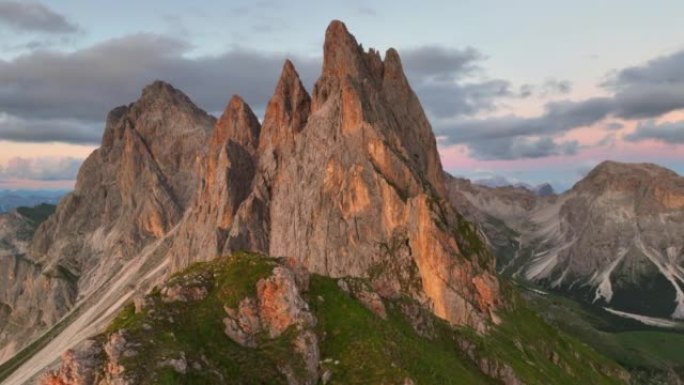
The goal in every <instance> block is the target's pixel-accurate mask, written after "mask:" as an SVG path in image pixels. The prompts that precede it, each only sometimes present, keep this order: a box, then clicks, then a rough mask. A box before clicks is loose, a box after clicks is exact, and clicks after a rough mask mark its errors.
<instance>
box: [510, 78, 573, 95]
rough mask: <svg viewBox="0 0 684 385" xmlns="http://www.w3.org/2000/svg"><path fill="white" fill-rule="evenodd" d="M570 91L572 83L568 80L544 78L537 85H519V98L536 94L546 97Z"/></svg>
mask: <svg viewBox="0 0 684 385" xmlns="http://www.w3.org/2000/svg"><path fill="white" fill-rule="evenodd" d="M570 91H572V83H571V82H570V81H568V80H558V79H553V78H550V79H546V80H545V81H544V82H543V83H541V84H539V85H533V84H523V85H522V86H520V91H519V95H520V97H521V98H529V97H531V96H537V97H540V98H548V97H552V96H557V95H567V94H569V93H570Z"/></svg>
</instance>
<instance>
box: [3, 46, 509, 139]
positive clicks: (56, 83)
mask: <svg viewBox="0 0 684 385" xmlns="http://www.w3.org/2000/svg"><path fill="white" fill-rule="evenodd" d="M191 50H192V47H191V45H189V44H188V43H187V42H186V41H184V40H182V39H178V38H172V37H168V36H161V35H155V34H137V35H131V36H126V37H122V38H118V39H112V40H108V41H105V42H102V43H99V44H97V45H94V46H92V47H89V48H85V49H81V50H77V51H74V52H69V53H65V52H60V51H54V50H47V49H38V50H36V51H33V52H31V53H28V54H25V55H22V56H19V57H17V58H16V59H13V60H11V61H1V60H0V113H4V114H5V118H4V119H0V138H4V139H10V140H27V141H69V142H77V143H97V142H99V136H100V132H101V129H102V122H103V121H104V117H105V115H106V113H107V111H109V110H110V109H111V108H113V107H114V106H117V105H121V104H124V103H129V102H131V101H133V100H135V99H136V98H137V97H138V95H139V92H140V89H141V88H142V87H143V86H144V85H145V84H147V83H150V82H152V81H153V80H155V79H162V80H165V81H168V82H170V83H172V84H174V85H175V86H176V87H178V88H180V89H181V90H183V91H184V92H186V93H187V94H188V95H189V96H190V97H191V99H193V100H194V101H195V102H196V103H197V104H198V105H199V106H200V107H202V108H204V109H206V110H207V111H209V112H212V113H219V112H220V111H222V110H223V108H224V107H225V103H226V101H227V100H228V99H229V98H230V96H231V95H232V94H239V95H241V96H242V97H243V98H244V99H245V100H247V102H249V103H250V104H251V105H252V106H253V108H254V109H255V110H257V111H260V110H261V109H263V108H264V107H265V104H266V102H267V101H268V99H269V97H270V96H271V95H272V93H273V89H274V87H275V83H276V81H277V77H278V76H279V73H280V70H281V67H282V63H283V61H284V59H285V58H286V57H287V56H288V55H286V54H278V53H263V52H257V51H253V50H248V49H241V48H237V49H233V50H230V51H228V52H225V53H222V54H220V55H216V56H200V57H190V56H188V53H189V52H190V51H191ZM482 57H483V56H482V55H481V54H479V53H478V52H477V51H475V50H473V49H470V48H468V49H464V50H455V49H442V48H439V47H420V48H416V49H410V50H406V51H404V52H402V58H403V59H402V60H403V62H404V65H405V67H406V69H407V73H408V76H409V78H410V80H411V82H412V84H413V86H414V88H415V89H416V92H417V93H418V95H419V96H420V97H421V99H422V100H423V102H424V105H425V107H426V110H428V112H429V113H430V114H431V115H433V116H461V115H466V116H467V115H472V114H475V113H478V112H480V111H483V110H489V109H493V108H495V103H496V101H497V100H499V99H501V98H503V97H508V96H510V95H511V94H512V93H511V92H510V85H509V83H508V82H506V81H504V80H497V79H494V80H487V79H484V80H481V81H469V82H465V81H462V80H461V79H463V78H465V77H468V76H471V75H472V74H473V73H475V72H477V71H478V70H479V69H478V68H479V65H478V64H477V62H478V61H479V60H481V59H482ZM290 58H291V59H292V60H293V61H294V63H295V65H296V66H297V69H298V71H299V73H300V75H301V76H302V79H303V81H304V83H305V84H306V85H307V86H308V87H311V85H313V83H314V81H315V78H316V77H317V76H318V74H319V72H320V58H310V57H291V55H290Z"/></svg>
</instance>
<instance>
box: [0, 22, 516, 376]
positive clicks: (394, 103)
mask: <svg viewBox="0 0 684 385" xmlns="http://www.w3.org/2000/svg"><path fill="white" fill-rule="evenodd" d="M212 126H213V131H212ZM238 250H251V251H255V252H260V253H263V254H266V255H274V256H287V257H289V258H292V259H294V260H297V261H299V262H300V263H301V264H302V265H303V266H304V267H305V268H307V270H310V271H312V272H313V273H317V274H321V275H324V276H331V277H347V276H349V277H359V278H364V279H368V280H369V284H370V285H371V287H372V288H373V290H374V291H375V292H377V293H378V295H380V296H382V297H384V298H400V297H402V296H409V297H410V298H412V299H413V300H415V301H418V302H419V303H421V304H422V306H424V307H425V308H426V309H429V311H431V312H432V313H434V314H435V315H436V316H438V317H439V318H441V319H444V320H446V321H448V322H449V323H451V324H453V325H461V326H468V327H472V328H474V329H476V330H478V331H479V332H481V333H483V332H486V330H487V329H488V328H490V327H491V326H492V325H495V324H496V323H498V322H500V319H499V316H498V315H497V313H498V312H499V311H502V310H503V309H505V308H506V301H505V298H504V296H503V295H502V294H501V292H500V288H499V282H498V279H497V278H496V275H495V264H494V259H493V258H492V256H491V255H490V254H489V253H488V251H487V249H486V248H484V247H483V244H482V241H481V239H480V237H479V236H478V234H477V233H476V231H475V227H474V226H473V225H471V224H470V223H469V222H467V221H466V220H465V219H464V218H463V217H462V216H460V215H459V214H458V213H457V212H456V211H455V210H454V209H453V208H452V206H451V205H450V204H449V202H448V201H447V196H446V190H445V184H444V176H443V171H442V167H441V163H440V160H439V155H438V153H437V150H436V141H435V138H434V135H433V134H432V130H431V128H430V125H429V123H428V121H427V119H426V117H425V114H424V113H423V110H422V108H421V106H420V103H419V101H418V99H417V98H416V96H415V94H414V93H413V91H412V90H411V88H410V86H409V84H408V81H407V79H406V77H405V75H404V73H403V69H402V66H401V61H400V59H399V55H398V54H397V52H396V51H395V50H393V49H390V50H388V51H387V53H386V54H385V58H384V60H383V59H382V58H381V56H380V54H379V53H378V52H377V51H375V50H372V49H371V50H369V51H367V52H366V51H364V50H362V48H361V46H360V45H359V44H358V43H357V42H356V40H355V38H354V37H353V36H352V35H351V34H350V33H349V32H348V31H347V29H346V27H345V26H344V24H343V23H341V22H338V21H334V22H332V23H331V24H330V26H329V27H328V29H327V31H326V39H325V44H324V62H323V68H322V75H321V77H320V78H319V80H318V81H317V82H316V85H315V87H314V90H313V96H309V95H308V94H307V92H306V90H304V88H303V86H302V84H301V82H300V80H299V78H298V75H297V72H296V70H295V69H294V66H293V65H292V63H290V62H286V63H285V65H284V67H283V72H282V75H281V78H280V80H279V82H278V84H277V86H276V90H275V93H274V96H273V97H272V99H271V100H270V102H269V104H268V108H267V111H266V116H265V117H264V120H263V124H260V123H259V121H258V119H257V118H256V117H255V115H254V114H253V112H252V111H251V109H250V108H249V106H248V105H246V104H245V103H244V101H243V100H242V99H241V98H240V97H238V96H235V97H233V98H232V99H231V100H230V102H229V104H228V106H227V107H226V110H225V111H224V113H223V115H222V116H221V117H220V118H219V119H218V120H215V119H213V118H212V117H210V116H209V115H207V114H206V113H204V112H203V111H201V110H200V109H198V108H197V107H196V106H194V104H192V102H191V101H190V100H189V99H188V98H187V96H185V95H184V94H182V92H180V91H178V90H176V89H174V88H173V87H172V86H170V85H168V84H165V83H163V82H155V83H154V84H152V85H150V86H148V87H146V88H145V89H144V90H143V93H142V95H141V97H140V99H139V100H138V101H137V102H135V103H133V104H131V105H129V106H124V107H119V108H116V109H114V110H113V111H112V112H111V113H110V114H109V115H108V117H107V124H106V128H105V133H104V136H103V140H102V146H101V147H100V149H98V150H96V151H95V152H94V153H93V154H92V155H91V156H90V157H89V158H88V159H87V160H86V162H85V163H84V165H83V167H82V168H81V170H80V172H79V176H78V181H77V185H76V188H75V191H74V192H73V193H71V194H70V195H68V196H67V197H66V198H65V199H64V200H63V201H62V202H61V203H60V204H59V206H58V208H57V211H56V213H55V214H54V215H53V216H51V217H50V218H49V219H48V220H47V221H46V222H45V223H44V224H43V225H41V227H40V228H39V229H38V230H37V232H36V234H35V236H34V237H33V240H32V242H31V245H30V247H29V251H28V253H27V255H29V256H30V258H31V259H32V260H33V261H35V262H36V264H37V266H39V267H40V268H39V269H36V271H34V272H33V273H32V275H31V276H29V277H27V278H26V279H25V280H24V282H23V283H22V287H20V288H18V289H17V291H16V292H17V293H18V295H16V297H15V298H14V299H13V301H11V303H10V304H9V307H10V308H11V310H10V311H9V315H8V318H7V319H8V321H7V322H8V323H12V324H13V325H20V327H19V328H18V329H16V330H15V331H14V332H13V333H12V334H11V335H7V336H6V337H5V339H4V340H1V341H0V348H1V349H4V352H5V353H6V354H5V357H10V356H11V355H12V353H14V352H16V351H18V349H19V348H20V347H22V346H27V345H28V342H29V341H32V340H33V341H34V342H33V343H31V345H30V346H28V347H27V348H26V349H27V350H24V351H22V352H21V354H19V355H17V356H18V357H19V358H17V357H14V358H12V359H10V360H9V361H8V362H7V363H6V364H5V365H4V368H3V370H6V371H7V373H11V374H8V375H9V377H8V379H7V381H6V383H8V384H21V383H24V382H26V381H28V380H30V379H31V378H34V377H35V375H36V374H37V373H38V372H39V371H40V369H41V368H43V367H45V366H48V365H50V364H51V363H53V362H54V360H55V359H56V358H57V357H58V355H59V352H62V351H64V350H66V349H67V348H69V347H70V346H73V345H74V344H75V343H77V342H79V341H82V340H84V339H85V338H87V337H89V336H90V335H93V334H95V333H97V332H98V331H100V330H102V328H103V327H104V325H106V323H107V322H108V321H109V320H110V319H111V317H112V316H113V315H114V314H115V313H116V311H117V310H118V309H120V308H121V307H122V306H123V305H124V304H125V303H126V302H127V301H129V300H130V299H131V298H137V297H140V296H142V295H144V293H147V292H148V291H149V290H150V289H152V288H153V287H154V286H156V285H161V284H162V282H163V281H164V279H165V278H166V277H168V276H170V275H171V274H173V273H174V272H177V271H179V270H181V269H183V268H185V267H187V266H189V265H191V264H192V263H194V262H197V261H207V260H210V259H213V258H215V257H216V256H219V255H223V254H228V253H231V252H234V251H238ZM58 273H59V274H58ZM46 294H49V296H46ZM0 326H2V325H0ZM40 331H46V332H45V333H44V334H42V335H41V334H39V332H40ZM36 337H38V338H37V339H35V338H36ZM5 368H6V369H5ZM3 373H4V372H3Z"/></svg>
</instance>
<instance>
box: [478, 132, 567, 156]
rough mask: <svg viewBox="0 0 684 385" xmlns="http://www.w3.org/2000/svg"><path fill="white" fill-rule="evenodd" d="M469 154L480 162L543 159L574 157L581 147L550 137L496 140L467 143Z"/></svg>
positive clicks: (521, 137) (519, 137)
mask: <svg viewBox="0 0 684 385" xmlns="http://www.w3.org/2000/svg"><path fill="white" fill-rule="evenodd" d="M467 146H468V151H469V152H468V153H469V155H470V156H472V157H473V158H475V159H479V160H513V159H520V158H543V157H547V156H554V155H574V154H576V153H577V152H578V151H579V149H580V145H579V143H578V142H577V141H574V140H571V141H559V140H556V139H553V138H552V137H549V136H544V137H526V136H516V137H512V138H494V139H489V140H475V141H471V142H467Z"/></svg>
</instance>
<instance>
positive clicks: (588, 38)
mask: <svg viewBox="0 0 684 385" xmlns="http://www.w3.org/2000/svg"><path fill="white" fill-rule="evenodd" d="M191 3H192V4H191ZM682 14H684V2H682V1H674V0H673V1H666V0H653V1H649V2H646V1H643V0H641V1H633V0H575V1H566V2H562V3H561V2H558V1H554V2H550V1H548V0H518V1H509V0H497V1H494V0H464V1H422V2H415V1H406V2H397V1H360V0H359V1H356V0H346V1H327V2H322V1H298V0H290V1H275V0H264V1H256V2H255V1H209V0H206V1H196V2H187V1H180V0H155V1H152V0H150V1H144V2H141V1H137V0H136V1H131V0H119V1H116V2H100V1H97V2H96V1H91V0H72V1H66V0H61V1H60V0H51V1H49V2H48V1H44V2H34V1H5V0H0V188H8V187H31V188H41V187H46V188H54V187H67V188H68V187H70V186H72V185H73V179H74V178H75V175H76V172H77V170H78V166H79V164H80V162H81V161H82V160H83V159H84V158H85V157H86V156H87V155H88V154H89V153H90V152H91V151H92V150H93V149H94V148H95V147H96V146H97V145H98V143H99V141H100V138H101V134H102V129H103V121H104V117H105V115H106V113H107V111H109V110H110V109H112V108H113V107H115V106H118V105H121V104H126V103H129V102H132V101H134V100H135V99H136V98H137V97H138V95H139V93H140V89H141V88H142V87H143V86H144V85H145V84H147V83H150V82H151V81H153V80H155V79H162V80H166V81H169V82H171V83H172V84H174V85H175V86H177V87H178V88H180V89H182V90H183V91H185V92H186V93H187V94H188V95H189V96H190V97H191V98H192V99H193V100H194V101H195V102H196V103H197V104H198V105H199V106H200V107H202V108H204V109H205V110H207V111H209V112H210V113H213V114H218V113H219V111H221V110H222V109H223V107H224V105H225V103H226V102H227V101H228V99H229V98H230V96H231V95H232V94H240V95H242V96H243V97H244V98H245V99H246V100H247V101H248V102H249V103H250V104H251V105H252V107H253V108H254V109H255V111H258V112H260V111H263V108H264V106H265V104H266V103H267V101H268V98H269V96H270V95H271V93H272V91H273V88H274V86H275V82H276V78H277V76H278V74H279V72H280V67H281V65H282V62H283V60H284V59H285V58H290V59H291V60H292V61H293V62H294V63H295V66H296V67H297V69H298V71H299V72H300V74H301V75H302V77H303V79H304V81H305V84H306V85H307V86H308V87H309V88H311V85H312V84H313V82H314V81H315V79H316V77H317V76H318V73H319V70H320V61H321V46H322V43H323V33H324V30H325V27H326V26H327V24H328V23H329V21H330V20H331V19H341V20H343V21H345V23H346V24H347V26H348V28H349V29H350V30H351V31H352V33H354V34H355V35H356V37H357V40H359V41H360V42H362V43H363V44H364V46H365V47H376V48H378V49H380V50H381V51H384V50H385V49H387V48H389V47H395V48H397V49H398V50H399V53H400V54H401V56H402V60H403V62H404V66H405V69H406V71H407V73H408V76H409V79H410V81H411V83H412V85H413V87H414V89H415V90H416V92H417V93H418V95H419V97H420V98H421V100H422V101H423V105H424V108H425V109H426V111H427V112H428V115H429V116H430V118H431V121H432V125H433V128H434V130H435V132H436V134H437V136H438V138H439V139H438V140H439V145H440V152H441V154H442V159H443V163H444V166H445V168H446V169H447V171H450V172H451V173H453V174H456V175H461V176H467V177H470V178H474V179H488V178H492V177H504V178H507V179H508V180H509V181H512V182H527V183H530V184H536V183H541V182H551V183H552V184H553V185H554V186H555V187H556V188H557V189H561V190H562V189H564V188H568V187H570V186H572V184H573V183H575V182H576V181H577V180H578V179H579V178H581V177H582V176H583V175H584V174H585V173H586V172H587V171H588V170H590V169H591V168H592V167H593V166H595V165H596V164H597V163H598V162H600V161H602V160H605V159H613V160H621V161H629V162H655V163H658V164H661V165H664V166H666V167H669V168H671V169H674V170H675V171H677V172H679V173H680V174H684V23H682V22H681V15H682Z"/></svg>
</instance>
